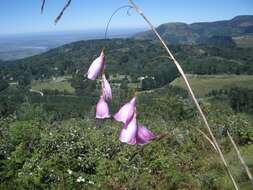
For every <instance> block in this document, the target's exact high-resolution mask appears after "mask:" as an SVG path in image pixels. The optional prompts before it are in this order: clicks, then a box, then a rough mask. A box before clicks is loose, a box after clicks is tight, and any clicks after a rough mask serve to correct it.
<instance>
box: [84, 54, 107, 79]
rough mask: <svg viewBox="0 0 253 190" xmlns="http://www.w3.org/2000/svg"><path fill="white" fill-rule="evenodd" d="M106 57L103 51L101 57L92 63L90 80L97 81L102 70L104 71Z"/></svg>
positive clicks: (89, 71)
mask: <svg viewBox="0 0 253 190" xmlns="http://www.w3.org/2000/svg"><path fill="white" fill-rule="evenodd" d="M104 57H105V56H104V51H102V52H101V54H100V56H99V57H98V58H96V59H95V60H94V61H93V62H92V64H91V66H90V68H89V70H88V72H87V74H88V76H87V77H88V79H90V80H95V79H96V78H97V76H98V75H100V74H101V72H102V70H103V69H104V64H105V58H104Z"/></svg>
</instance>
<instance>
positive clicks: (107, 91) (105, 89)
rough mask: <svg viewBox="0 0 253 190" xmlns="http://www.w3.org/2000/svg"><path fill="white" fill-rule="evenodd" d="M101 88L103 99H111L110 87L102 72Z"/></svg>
mask: <svg viewBox="0 0 253 190" xmlns="http://www.w3.org/2000/svg"><path fill="white" fill-rule="evenodd" d="M102 89H103V95H104V97H105V100H112V89H111V87H110V84H109V82H108V81H107V80H106V77H105V75H104V74H103V75H102Z"/></svg>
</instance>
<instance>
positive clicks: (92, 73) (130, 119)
mask: <svg viewBox="0 0 253 190" xmlns="http://www.w3.org/2000/svg"><path fill="white" fill-rule="evenodd" d="M128 1H129V3H130V5H126V6H122V7H120V8H119V9H117V10H116V11H115V12H114V13H113V15H115V14H116V12H117V11H118V10H120V9H123V8H128V9H129V8H133V9H134V10H135V11H136V12H137V13H138V14H139V15H140V16H141V17H142V18H143V19H144V20H145V21H146V22H147V24H148V25H149V27H150V29H151V30H152V31H153V33H154V34H155V35H156V37H157V38H158V40H159V41H160V42H161V44H162V46H163V47H164V49H165V50H166V52H167V53H168V58H169V59H170V60H172V62H173V63H174V64H175V65H176V67H177V69H178V71H179V73H180V74H181V76H182V78H183V81H184V82H185V84H186V87H187V90H188V92H189V94H190V96H191V97H192V99H193V102H194V104H195V105H196V108H197V110H198V112H199V115H200V117H201V118H202V120H203V122H204V125H205V127H206V128H207V131H208V133H209V135H210V136H211V141H212V142H213V145H214V146H215V150H217V152H218V155H219V156H220V158H221V160H222V162H223V164H224V166H225V169H226V171H227V173H228V176H229V177H230V179H231V181H232V183H233V185H234V188H235V189H238V186H237V183H236V182H235V180H234V177H233V175H232V173H231V171H230V169H229V167H228V164H227V162H226V160H225V158H224V155H223V153H222V151H221V149H220V146H219V144H218V142H217V140H216V138H215V136H214V134H213V132H212V130H211V128H210V126H209V124H208V122H207V119H206V117H205V115H204V113H203V111H202V109H201V107H200V105H199V103H198V101H197V99H196V97H195V95H194V93H193V91H192V89H191V86H190V84H189V82H188V79H187V77H186V75H185V73H184V71H183V69H182V68H181V65H180V64H179V63H178V61H177V60H176V58H175V57H174V55H173V54H172V52H171V51H170V49H169V48H168V46H167V45H166V43H165V42H164V40H163V39H162V37H161V36H160V34H159V33H158V32H157V30H156V28H155V27H154V26H153V24H152V23H151V22H150V21H149V19H148V18H147V17H146V16H145V15H144V13H143V12H142V11H141V10H140V8H139V7H138V6H137V5H136V4H135V3H134V1H133V0H128ZM70 2H71V0H68V2H67V3H66V5H65V6H64V8H63V10H62V11H61V12H60V15H59V16H58V17H57V19H56V21H58V20H59V19H60V18H61V16H62V15H63V13H64V11H65V10H66V8H67V7H68V6H69V4H70ZM44 4H45V0H43V1H42V8H41V11H42V12H43V8H44ZM113 15H112V16H111V17H110V20H109V22H108V24H107V29H108V26H109V23H110V21H111V19H112V17H113ZM107 29H106V31H107ZM101 57H102V58H103V55H101ZM101 57H100V58H99V59H98V60H97V61H96V60H95V61H96V62H95V63H94V65H93V64H92V66H91V67H90V69H89V71H88V78H89V79H91V80H95V79H96V77H97V76H98V75H99V73H101V71H102V70H103V68H104V61H101V60H103V59H101ZM99 62H100V63H103V64H98V63H99ZM101 65H103V66H101ZM103 98H104V96H103ZM100 100H101V102H102V101H104V99H100ZM99 107H100V106H99ZM101 107H103V106H101ZM126 110H130V113H128V112H127V111H126ZM133 112H134V113H133ZM114 118H115V119H116V120H117V121H122V122H124V123H125V126H127V128H126V130H127V129H128V130H129V131H131V134H136V133H133V131H135V132H136V131H138V130H137V129H136V113H135V111H132V107H131V106H129V105H128V106H126V107H124V108H123V107H122V108H121V110H120V111H119V112H118V113H117V114H116V115H115V116H114ZM125 126H124V127H125ZM129 128H130V129H131V130H130V129H129ZM137 128H138V127H137ZM142 130H143V128H142V127H139V131H142ZM143 131H145V130H143ZM124 133H126V132H125V131H124V132H123V135H122V139H123V141H126V142H130V144H134V143H133V142H134V141H136V142H137V140H133V139H132V138H125V137H124ZM129 134H130V133H129ZM137 134H138V133H137ZM143 134H144V133H143ZM147 134H148V132H147ZM126 136H127V137H129V136H131V135H126ZM123 137H124V138H123ZM131 137H132V136H131ZM137 137H138V136H137ZM231 138H232V137H231ZM124 139H128V140H124ZM129 139H130V140H129ZM234 146H236V145H234ZM249 178H250V179H251V180H252V178H251V177H249Z"/></svg>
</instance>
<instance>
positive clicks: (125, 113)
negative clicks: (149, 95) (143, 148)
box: [114, 97, 136, 125]
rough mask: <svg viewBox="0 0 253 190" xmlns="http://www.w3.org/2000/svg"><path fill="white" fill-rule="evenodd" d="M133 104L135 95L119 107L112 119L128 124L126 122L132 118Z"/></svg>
mask: <svg viewBox="0 0 253 190" xmlns="http://www.w3.org/2000/svg"><path fill="white" fill-rule="evenodd" d="M135 104H136V97H133V98H132V100H131V101H130V102H128V103H126V104H125V105H124V106H122V107H121V108H120V110H119V111H118V112H117V113H116V114H115V115H114V119H115V120H116V121H120V122H123V123H125V125H128V123H129V122H130V121H131V120H132V118H133V116H134V113H135Z"/></svg>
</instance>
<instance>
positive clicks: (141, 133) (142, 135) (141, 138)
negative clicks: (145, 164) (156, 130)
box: [137, 124, 156, 145]
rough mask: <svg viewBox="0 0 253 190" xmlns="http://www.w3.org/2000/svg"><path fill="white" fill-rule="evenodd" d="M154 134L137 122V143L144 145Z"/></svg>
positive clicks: (152, 138) (153, 137)
mask: <svg viewBox="0 0 253 190" xmlns="http://www.w3.org/2000/svg"><path fill="white" fill-rule="evenodd" d="M155 138H156V136H155V135H154V134H153V133H152V132H151V131H150V130H148V129H147V128H146V127H144V126H143V125H142V124H138V132H137V144H139V145H144V144H147V143H149V142H150V141H152V140H154V139H155Z"/></svg>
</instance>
